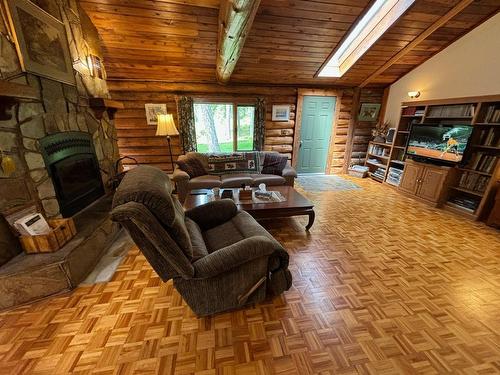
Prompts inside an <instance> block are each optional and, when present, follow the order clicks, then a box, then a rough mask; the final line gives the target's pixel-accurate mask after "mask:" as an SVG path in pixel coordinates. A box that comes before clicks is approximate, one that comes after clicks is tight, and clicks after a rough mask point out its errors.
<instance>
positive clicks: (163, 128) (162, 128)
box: [156, 114, 179, 170]
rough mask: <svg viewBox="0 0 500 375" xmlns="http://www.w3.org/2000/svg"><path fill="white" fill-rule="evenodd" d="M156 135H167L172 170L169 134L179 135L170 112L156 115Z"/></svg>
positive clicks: (172, 161) (172, 160)
mask: <svg viewBox="0 0 500 375" xmlns="http://www.w3.org/2000/svg"><path fill="white" fill-rule="evenodd" d="M156 135H163V136H167V142H168V151H169V152H170V161H171V163H172V170H174V159H173V156H172V146H171V145H170V136H172V135H179V132H178V131H177V128H176V127H175V122H174V118H173V116H172V115H171V114H165V115H158V125H157V128H156Z"/></svg>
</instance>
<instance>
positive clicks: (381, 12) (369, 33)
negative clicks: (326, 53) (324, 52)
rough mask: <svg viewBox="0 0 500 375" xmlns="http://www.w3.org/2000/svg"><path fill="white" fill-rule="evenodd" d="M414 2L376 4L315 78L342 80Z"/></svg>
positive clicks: (379, 0) (383, 0)
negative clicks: (340, 78)
mask: <svg viewBox="0 0 500 375" xmlns="http://www.w3.org/2000/svg"><path fill="white" fill-rule="evenodd" d="M414 1H415V0H376V1H375V2H374V3H373V5H372V6H371V7H370V9H369V10H368V11H367V12H366V13H365V15H364V16H363V17H362V18H361V19H360V20H359V22H358V23H357V24H356V26H355V27H354V28H353V29H352V30H351V31H350V32H349V35H348V36H347V37H346V38H345V40H344V41H343V42H342V44H341V45H340V46H339V48H337V50H336V51H335V54H334V55H333V56H332V57H330V58H329V60H328V62H327V63H326V64H325V65H324V66H323V67H322V68H321V70H320V72H319V73H318V77H342V75H344V73H345V72H347V71H348V70H349V69H350V68H351V67H352V66H353V65H354V64H355V63H356V61H358V59H359V58H360V57H361V56H363V54H364V53H365V52H366V51H368V49H369V48H370V47H371V46H372V45H373V44H374V43H375V42H376V41H377V40H378V39H379V38H380V37H381V36H382V35H383V34H384V33H385V32H386V31H387V30H388V29H389V27H391V26H392V24H393V23H394V22H396V21H397V20H398V19H399V18H400V17H401V16H402V15H403V14H404V12H406V10H407V9H408V8H409V7H410V6H411V5H412V4H413V3H414Z"/></svg>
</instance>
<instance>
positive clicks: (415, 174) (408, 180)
mask: <svg viewBox="0 0 500 375" xmlns="http://www.w3.org/2000/svg"><path fill="white" fill-rule="evenodd" d="M423 169H424V168H423V167H421V166H419V165H414V164H406V165H405V170H404V172H403V178H402V179H401V183H400V184H399V188H400V189H401V190H403V191H406V192H407V193H411V194H416V193H417V188H418V180H419V178H420V176H421V174H422V171H423Z"/></svg>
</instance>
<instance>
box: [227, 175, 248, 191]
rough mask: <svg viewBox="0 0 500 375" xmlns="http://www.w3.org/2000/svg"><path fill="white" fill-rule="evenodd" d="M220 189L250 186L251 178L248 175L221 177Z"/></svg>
mask: <svg viewBox="0 0 500 375" xmlns="http://www.w3.org/2000/svg"><path fill="white" fill-rule="evenodd" d="M220 179H221V182H222V183H221V187H223V188H239V187H241V185H245V186H246V185H249V186H250V185H251V184H252V176H251V175H250V174H248V173H236V174H227V175H222V176H221V178H220Z"/></svg>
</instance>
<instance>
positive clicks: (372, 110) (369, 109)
mask: <svg viewBox="0 0 500 375" xmlns="http://www.w3.org/2000/svg"><path fill="white" fill-rule="evenodd" d="M380 107H381V105H380V103H362V104H361V108H360V109H359V115H358V121H377V119H378V114H379V112H380Z"/></svg>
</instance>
